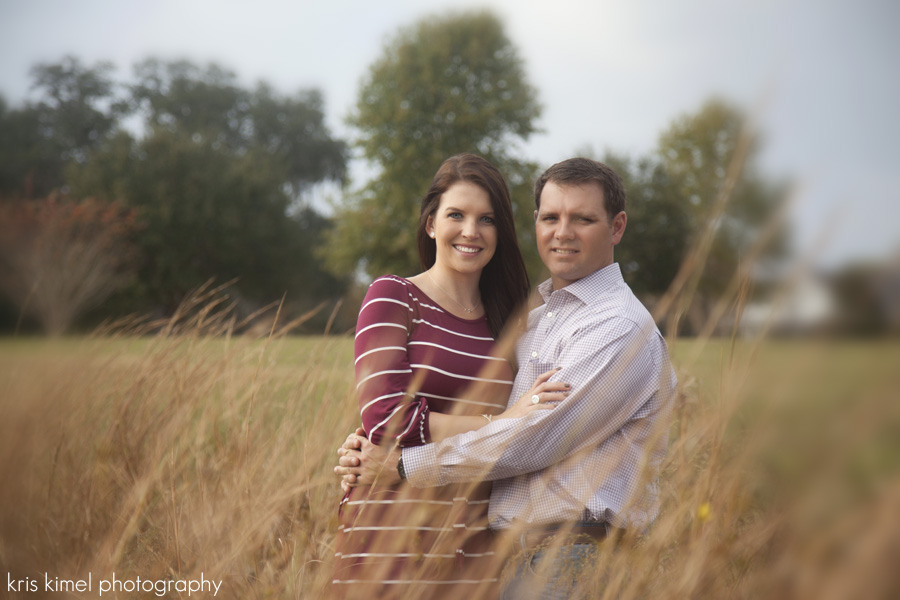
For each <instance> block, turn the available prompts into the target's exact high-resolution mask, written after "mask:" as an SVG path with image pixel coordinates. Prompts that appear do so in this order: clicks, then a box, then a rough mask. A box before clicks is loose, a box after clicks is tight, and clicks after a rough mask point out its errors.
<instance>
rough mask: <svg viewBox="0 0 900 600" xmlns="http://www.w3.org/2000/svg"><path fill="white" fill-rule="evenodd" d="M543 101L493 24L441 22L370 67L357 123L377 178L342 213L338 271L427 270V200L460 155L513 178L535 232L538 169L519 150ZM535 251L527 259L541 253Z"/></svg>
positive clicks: (415, 32) (334, 262)
mask: <svg viewBox="0 0 900 600" xmlns="http://www.w3.org/2000/svg"><path fill="white" fill-rule="evenodd" d="M536 98H537V93H536V91H535V90H534V88H533V87H531V85H530V84H529V83H528V82H527V80H526V76H525V72H524V69H523V67H522V61H521V60H520V58H519V56H518V53H517V51H516V48H515V47H514V46H513V45H512V43H511V42H510V40H509V38H507V37H506V34H505V33H504V31H503V26H502V24H501V22H500V21H499V19H498V18H497V17H495V16H494V15H492V14H490V13H487V12H474V13H463V14H453V15H450V16H444V17H440V18H437V17H432V18H427V19H424V20H422V21H419V22H417V23H416V24H414V25H412V26H411V27H408V28H404V29H402V30H401V31H400V32H399V33H398V34H397V35H396V36H395V37H394V39H392V40H391V41H390V42H389V43H388V44H387V45H386V46H385V48H384V50H383V52H382V55H381V56H380V57H379V58H378V59H377V60H376V61H375V62H374V63H373V64H372V66H371V67H370V69H369V71H368V73H367V75H366V77H365V79H364V81H363V84H362V87H361V89H360V92H359V98H358V101H357V103H356V107H355V110H354V111H353V112H352V114H351V115H350V117H349V123H350V124H351V125H352V126H354V127H355V128H356V129H357V131H358V134H359V135H358V139H357V140H356V144H357V146H358V147H359V148H360V150H361V151H362V155H363V157H365V158H366V159H367V160H368V161H369V163H370V164H371V166H372V168H373V170H374V172H375V175H374V177H373V178H372V179H371V180H370V181H369V183H368V184H367V185H365V187H363V188H362V189H361V190H359V191H358V192H356V193H355V194H352V195H351V196H350V197H349V198H347V199H345V200H344V202H343V203H342V204H340V205H339V206H337V207H336V213H337V214H336V219H335V223H336V225H335V229H334V230H333V232H332V235H331V236H330V237H329V244H328V251H327V257H328V260H329V262H330V264H331V266H332V267H333V268H334V269H335V270H336V271H337V272H342V273H348V272H356V271H357V270H358V269H359V268H362V269H363V270H364V271H365V272H366V273H368V274H369V275H377V274H380V273H385V272H395V273H400V274H406V273H412V272H415V271H416V270H418V268H419V259H418V254H417V251H416V243H415V224H416V222H417V220H418V211H419V204H420V200H421V198H422V196H423V195H424V194H425V192H426V190H427V189H428V186H429V184H430V182H431V177H432V176H433V175H434V172H435V171H436V170H437V168H438V166H439V165H440V164H441V162H443V160H444V159H446V158H447V157H449V156H452V155H454V154H457V153H460V152H474V153H477V154H480V155H482V156H484V157H485V158H486V159H488V160H490V161H491V162H492V163H494V164H495V165H496V166H497V167H498V168H499V169H500V170H501V172H503V173H504V175H505V176H506V177H507V178H508V179H509V182H510V184H511V188H512V191H513V195H514V198H515V200H514V202H515V203H517V204H518V206H517V217H518V218H519V219H521V220H522V222H523V223H525V222H528V223H531V214H532V210H533V202H532V198H531V194H530V186H531V183H532V181H533V176H534V171H535V168H534V165H530V164H528V163H525V162H523V161H521V160H519V159H517V158H516V157H515V155H514V152H513V150H514V149H515V148H516V144H517V142H519V141H520V140H525V139H527V138H528V137H529V136H530V135H531V134H532V133H534V131H535V124H534V121H535V119H536V118H537V117H538V115H539V113H540V106H539V104H538V102H537V99H536ZM532 228H533V225H531V224H530V225H529V227H528V229H526V231H528V230H530V229H532ZM526 242H527V240H524V241H523V250H524V249H532V247H533V244H530V243H526ZM532 252H533V250H532ZM535 259H536V255H534V254H532V259H531V262H532V264H534V261H535Z"/></svg>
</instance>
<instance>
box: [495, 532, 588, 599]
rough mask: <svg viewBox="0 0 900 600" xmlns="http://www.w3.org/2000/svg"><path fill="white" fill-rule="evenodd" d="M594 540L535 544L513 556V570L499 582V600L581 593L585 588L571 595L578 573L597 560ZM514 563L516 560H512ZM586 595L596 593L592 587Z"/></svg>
mask: <svg viewBox="0 0 900 600" xmlns="http://www.w3.org/2000/svg"><path fill="white" fill-rule="evenodd" d="M598 552H599V551H598V548H597V545H596V544H590V543H588V544H572V545H565V546H560V547H559V548H538V549H536V550H534V551H532V552H526V553H525V554H524V556H518V557H516V558H514V559H512V560H513V564H515V571H514V572H513V574H512V576H511V577H510V578H509V579H508V580H506V581H505V582H504V583H503V588H502V589H501V591H500V599H501V600H526V599H531V598H534V599H537V598H540V599H541V600H544V599H556V598H559V599H565V600H569V599H570V598H576V597H581V596H583V595H585V594H586V592H587V590H579V596H576V595H575V590H576V587H577V584H578V579H579V576H580V575H581V574H582V572H583V571H584V570H585V568H587V569H591V568H594V567H595V566H596V564H597V560H596V559H597V554H598ZM516 563H518V564H516ZM591 592H592V593H590V594H589V595H590V596H595V595H597V591H596V590H592V591H591Z"/></svg>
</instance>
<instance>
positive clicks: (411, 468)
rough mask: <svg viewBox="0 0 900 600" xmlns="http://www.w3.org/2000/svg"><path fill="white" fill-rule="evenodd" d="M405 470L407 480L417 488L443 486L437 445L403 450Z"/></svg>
mask: <svg viewBox="0 0 900 600" xmlns="http://www.w3.org/2000/svg"><path fill="white" fill-rule="evenodd" d="M402 452H403V470H404V471H406V480H407V481H408V482H409V484H410V485H411V486H413V487H416V488H427V487H436V486H439V485H441V481H440V477H441V470H440V467H439V466H438V460H437V444H425V445H424V446H414V447H412V448H404V449H403V451H402Z"/></svg>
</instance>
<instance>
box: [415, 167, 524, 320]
mask: <svg viewBox="0 0 900 600" xmlns="http://www.w3.org/2000/svg"><path fill="white" fill-rule="evenodd" d="M460 181H468V182H470V183H474V184H475V185H477V186H478V187H480V188H481V189H483V190H484V191H486V192H487V193H488V196H489V197H490V199H491V208H492V209H493V211H494V225H495V227H496V228H497V250H496V251H495V252H494V256H493V257H491V260H490V262H488V264H487V265H486V266H485V267H484V270H482V272H481V279H480V281H479V283H478V289H479V291H480V292H481V302H482V304H483V305H484V312H485V315H486V316H487V322H488V327H490V330H491V333H492V334H493V335H494V337H497V336H499V335H500V332H501V331H502V330H503V327H504V326H505V325H506V322H507V320H508V319H509V318H510V317H511V316H512V315H513V313H514V312H515V311H516V310H517V309H518V308H520V307H521V306H523V305H524V304H525V302H526V300H527V298H528V293H529V289H530V286H529V283H528V273H527V272H526V270H525V261H524V260H522V253H521V252H520V251H519V241H518V239H517V238H516V228H515V225H514V221H513V212H512V201H511V200H510V197H509V187H508V186H507V185H506V180H504V179H503V175H501V174H500V171H498V170H497V168H496V167H495V166H494V165H492V164H491V163H490V162H488V161H487V160H485V159H483V158H481V157H480V156H476V155H475V154H457V155H456V156H451V157H450V158H448V159H447V160H445V161H444V162H443V163H442V164H441V167H440V168H439V169H438V171H437V173H435V175H434V179H433V180H432V182H431V187H430V188H429V189H428V193H427V194H425V197H424V198H422V208H421V211H420V213H419V228H418V230H417V231H416V240H417V242H418V246H419V259H420V260H421V261H422V268H424V269H430V268H431V267H432V265H434V261H435V257H436V254H437V244H436V243H435V241H434V240H433V239H431V237H429V236H428V233H427V232H426V230H425V229H426V225H427V223H428V217H430V216H433V215H434V214H435V211H437V209H438V205H440V202H441V196H442V195H443V194H444V193H445V192H446V191H447V190H449V189H450V187H451V186H452V185H453V184H454V183H458V182H460Z"/></svg>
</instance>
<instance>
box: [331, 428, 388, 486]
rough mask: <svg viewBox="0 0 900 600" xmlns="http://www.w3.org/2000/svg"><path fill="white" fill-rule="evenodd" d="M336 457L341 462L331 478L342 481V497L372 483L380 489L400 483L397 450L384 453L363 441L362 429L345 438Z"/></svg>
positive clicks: (363, 432)
mask: <svg viewBox="0 0 900 600" xmlns="http://www.w3.org/2000/svg"><path fill="white" fill-rule="evenodd" d="M337 453H338V456H340V458H339V459H338V466H336V467H335V468H334V474H335V475H337V476H338V477H340V478H341V489H342V490H344V493H347V492H349V491H350V488H354V487H357V486H360V485H372V484H373V483H374V482H375V480H378V481H379V482H380V483H382V484H383V485H396V484H398V483H400V474H399V473H398V472H397V466H396V465H397V461H398V460H399V459H400V450H398V449H393V450H386V449H384V448H382V447H381V446H376V445H375V444H373V443H371V442H370V441H369V440H368V438H366V432H365V431H364V430H363V429H357V430H356V431H355V432H354V433H351V434H350V435H348V436H347V439H346V440H344V443H343V444H342V445H341V447H340V448H338V451H337Z"/></svg>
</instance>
